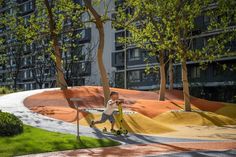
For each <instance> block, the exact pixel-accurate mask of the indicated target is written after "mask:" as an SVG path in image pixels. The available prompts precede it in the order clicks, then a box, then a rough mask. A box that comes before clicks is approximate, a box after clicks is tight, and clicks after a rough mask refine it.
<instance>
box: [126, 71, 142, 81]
mask: <svg viewBox="0 0 236 157" xmlns="http://www.w3.org/2000/svg"><path fill="white" fill-rule="evenodd" d="M128 79H129V82H140V71H138V70H137V71H129V72H128Z"/></svg>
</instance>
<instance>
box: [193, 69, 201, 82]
mask: <svg viewBox="0 0 236 157" xmlns="http://www.w3.org/2000/svg"><path fill="white" fill-rule="evenodd" d="M200 73H201V69H200V67H199V66H195V67H192V69H191V78H193V79H194V78H200Z"/></svg>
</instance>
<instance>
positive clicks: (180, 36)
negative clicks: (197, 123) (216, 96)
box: [119, 0, 236, 111]
mask: <svg viewBox="0 0 236 157" xmlns="http://www.w3.org/2000/svg"><path fill="white" fill-rule="evenodd" d="M125 2H126V3H125V6H127V5H128V7H129V6H131V7H133V8H134V10H135V13H136V14H135V13H134V14H133V15H129V16H128V19H131V20H128V22H126V24H125V26H128V25H129V24H130V23H131V24H132V22H133V21H136V19H137V18H140V16H142V15H144V16H143V19H142V20H140V21H138V23H134V25H133V26H132V27H131V28H132V29H130V28H129V30H131V31H133V32H132V33H131V34H132V36H134V37H132V39H133V38H134V39H135V38H136V40H135V41H134V42H135V43H136V44H138V46H140V45H141V46H142V45H148V46H147V48H149V47H151V46H153V45H152V44H153V43H154V44H156V45H155V46H154V47H157V50H158V53H160V52H163V51H165V50H168V51H170V52H173V53H174V54H173V55H174V58H175V60H176V61H179V62H180V63H181V67H182V83H183V95H184V105H185V111H191V104H190V93H189V81H188V77H187V76H188V71H187V61H198V62H200V63H199V64H201V65H202V64H204V63H207V62H212V61H214V60H216V59H217V58H219V57H222V55H225V54H227V52H228V51H227V50H225V44H226V43H227V42H228V41H230V40H232V38H233V37H235V35H233V34H234V33H232V31H234V32H235V30H234V29H233V30H232V29H229V28H230V23H232V20H231V19H234V21H235V19H236V18H235V11H234V10H235V9H233V8H234V7H235V1H227V2H229V3H230V5H229V3H228V4H226V1H224V0H218V1H217V2H216V3H215V1H213V0H209V1H208V0H206V1H203V0H194V1H189V0H165V1H163V0H148V1H141V0H134V1H129V0H126V1H125ZM212 4H215V5H216V7H215V9H212V7H211V6H212ZM139 12H140V13H142V14H141V15H139V14H138V13H139ZM202 14H210V15H211V16H212V17H211V20H210V24H209V26H207V27H208V29H207V31H206V32H200V33H198V34H196V33H195V32H194V31H195V20H196V19H197V18H198V17H199V16H202ZM208 16H209V15H208ZM124 17H125V18H123V16H120V17H119V18H121V19H127V17H126V16H124ZM130 21H131V22H130ZM123 22H124V21H123ZM145 22H146V23H145ZM143 23H145V24H146V25H144V26H145V27H143ZM137 25H138V27H137ZM139 25H141V26H140V27H141V29H139ZM143 28H145V29H143ZM156 28H157V29H156ZM142 29H143V30H142ZM134 30H135V31H134ZM140 30H142V31H140ZM216 30H217V31H219V33H216V34H215V35H214V36H212V37H210V38H209V39H208V40H207V42H206V45H205V47H203V48H200V49H193V48H192V43H193V40H194V39H195V38H196V35H199V34H201V33H212V32H214V31H216ZM229 31H230V33H229ZM194 33H195V34H194ZM154 35H155V36H154ZM140 42H141V43H143V44H140ZM157 44H160V45H157ZM149 45H151V46H149ZM173 55H172V56H173ZM228 55H229V54H228ZM161 58H162V56H160V55H159V59H161ZM171 58H172V59H173V57H171Z"/></svg>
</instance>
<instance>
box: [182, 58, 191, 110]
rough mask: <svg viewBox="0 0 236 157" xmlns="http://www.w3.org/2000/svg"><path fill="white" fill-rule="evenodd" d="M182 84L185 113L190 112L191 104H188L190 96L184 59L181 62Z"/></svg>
mask: <svg viewBox="0 0 236 157" xmlns="http://www.w3.org/2000/svg"><path fill="white" fill-rule="evenodd" d="M182 82H183V95H184V105H185V111H188V112H190V111H191V104H190V94H189V84H188V71H187V65H186V60H185V59H184V60H183V61H182Z"/></svg>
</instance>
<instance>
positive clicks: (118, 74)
mask: <svg viewBox="0 0 236 157" xmlns="http://www.w3.org/2000/svg"><path fill="white" fill-rule="evenodd" d="M117 3H122V0H120V1H118V2H117ZM127 11H128V12H129V10H127ZM208 24H209V18H208V17H207V16H204V15H202V16H200V17H198V18H197V19H196V21H195V25H196V27H195V30H194V31H193V35H194V40H193V43H192V48H193V49H201V48H202V47H204V46H205V44H206V39H207V38H209V37H211V36H213V35H214V34H215V33H218V32H214V33H206V29H207V25H208ZM235 26H236V25H235V24H232V26H231V27H235ZM127 36H129V32H127V31H125V30H123V29H117V30H116V32H115V44H114V47H115V51H113V52H112V66H113V67H115V68H116V71H115V86H116V87H121V88H130V89H139V90H153V89H158V88H159V80H160V77H159V74H155V73H153V74H149V75H147V74H146V73H145V68H146V62H145V59H146V58H147V52H146V51H145V50H142V49H139V48H137V47H135V46H134V45H125V44H121V43H119V42H118V41H117V39H118V37H127ZM227 48H230V51H231V53H232V54H234V55H233V57H232V56H231V57H227V56H224V57H222V58H221V59H219V60H217V61H215V62H213V63H211V64H209V65H208V66H207V67H206V68H205V69H204V70H202V68H200V66H199V65H198V63H197V62H188V63H187V68H188V78H189V82H190V91H191V95H193V96H197V97H202V98H206V99H210V100H218V101H229V102H236V97H235V96H236V72H235V69H234V68H235V67H236V39H235V40H233V41H231V42H230V43H229V44H228V45H227ZM149 64H150V65H153V66H155V65H158V63H157V60H156V59H155V58H149ZM222 65H224V66H225V65H226V66H225V67H227V68H226V69H224V68H222ZM233 67H234V68H233ZM167 68H168V67H167ZM233 69H234V70H233ZM166 74H167V86H168V84H169V82H168V77H169V76H168V70H167V69H166ZM174 88H176V89H181V88H182V81H181V65H180V64H179V63H175V64H174Z"/></svg>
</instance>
